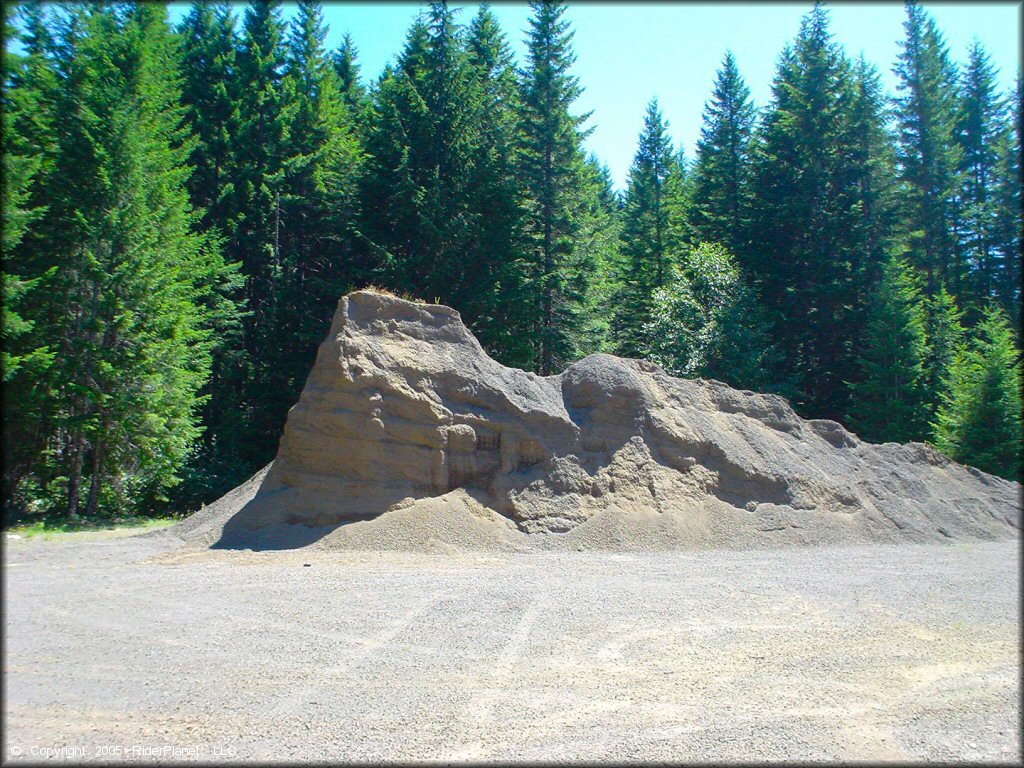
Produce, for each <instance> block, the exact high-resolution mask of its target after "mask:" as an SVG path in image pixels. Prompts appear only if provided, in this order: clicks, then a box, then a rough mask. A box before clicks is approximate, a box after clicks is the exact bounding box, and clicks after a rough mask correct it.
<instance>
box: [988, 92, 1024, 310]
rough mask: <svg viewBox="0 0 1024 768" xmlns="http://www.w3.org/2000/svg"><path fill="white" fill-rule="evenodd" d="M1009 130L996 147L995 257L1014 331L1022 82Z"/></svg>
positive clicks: (1023, 219)
mask: <svg viewBox="0 0 1024 768" xmlns="http://www.w3.org/2000/svg"><path fill="white" fill-rule="evenodd" d="M1009 101H1010V109H1009V110H1008V112H1009V117H1008V125H1007V129H1006V130H1004V131H1002V133H1001V134H1000V140H999V142H998V145H997V146H996V157H997V168H996V178H995V181H994V185H993V186H994V189H993V190H992V203H993V208H994V211H995V213H994V216H993V222H992V223H993V229H992V254H993V257H994V262H995V264H994V272H995V280H994V282H995V292H996V294H997V296H998V297H999V302H1000V304H1001V305H1002V306H1003V309H1005V310H1006V312H1007V315H1008V316H1009V317H1010V322H1011V324H1012V325H1013V327H1014V328H1018V329H1019V328H1020V324H1021V314H1020V307H1021V292H1020V289H1021V280H1022V275H1021V251H1022V246H1021V235H1022V233H1024V211H1022V209H1021V196H1020V192H1021V182H1020V180H1021V104H1022V92H1021V79H1020V76H1019V75H1018V77H1017V83H1016V87H1015V88H1014V90H1013V92H1012V93H1011V94H1010V99H1009Z"/></svg>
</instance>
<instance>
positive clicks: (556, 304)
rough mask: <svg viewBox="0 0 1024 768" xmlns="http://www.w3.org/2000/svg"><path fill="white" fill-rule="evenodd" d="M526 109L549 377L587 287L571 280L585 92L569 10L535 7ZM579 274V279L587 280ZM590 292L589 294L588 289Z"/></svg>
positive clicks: (538, 310)
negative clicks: (579, 109) (578, 105)
mask: <svg viewBox="0 0 1024 768" xmlns="http://www.w3.org/2000/svg"><path fill="white" fill-rule="evenodd" d="M530 8H531V9H532V16H531V17H530V21H529V31H528V34H527V66H526V68H525V73H524V79H523V108H522V111H521V135H522V147H521V150H520V153H519V167H520V170H519V176H520V180H521V183H522V185H523V188H524V193H525V195H524V196H525V204H526V215H525V219H524V234H525V246H526V254H525V257H526V259H527V260H528V262H529V277H528V289H527V290H528V295H529V297H530V305H531V306H530V310H532V312H533V322H532V325H533V328H532V332H531V333H532V338H533V339H534V342H535V345H536V346H535V350H536V351H535V358H534V367H535V368H536V370H537V371H538V372H539V373H541V374H543V375H548V374H551V373H554V372H555V371H556V370H558V369H559V368H560V367H561V366H562V365H563V364H564V363H565V362H566V361H568V360H571V359H572V358H573V357H574V354H575V353H574V348H573V346H574V345H573V338H572V329H571V318H572V316H573V314H574V310H575V309H577V308H578V307H579V306H580V305H581V304H582V302H583V299H584V293H581V289H584V287H583V286H582V285H581V284H580V281H578V280H569V279H567V277H568V272H569V269H568V266H569V264H570V263H571V262H572V261H573V260H574V248H575V244H576V237H577V234H578V230H579V218H578V216H577V208H578V205H579V200H578V198H577V192H578V189H579V186H580V179H581V172H582V169H583V152H582V149H581V145H582V141H583V138H584V132H583V131H582V125H583V123H584V122H585V121H586V119H587V117H588V116H589V115H580V116H574V115H572V114H571V112H570V110H571V107H572V104H573V102H575V100H576V98H577V97H578V96H579V94H580V93H581V89H580V85H579V81H578V79H577V78H576V77H575V76H574V75H572V74H570V68H571V67H572V64H573V62H574V61H575V55H574V54H573V52H572V48H571V46H572V36H573V33H572V31H571V30H570V26H569V22H568V21H566V20H565V19H564V18H563V17H564V15H565V10H566V6H565V5H564V4H562V3H556V2H533V3H531V5H530ZM585 273H586V272H585V269H584V270H582V271H581V270H577V274H578V275H585ZM584 290H585V289H584Z"/></svg>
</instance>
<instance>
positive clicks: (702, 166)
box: [691, 51, 756, 256]
mask: <svg viewBox="0 0 1024 768" xmlns="http://www.w3.org/2000/svg"><path fill="white" fill-rule="evenodd" d="M755 117H756V110H755V109H754V105H753V103H752V102H751V100H750V90H749V89H748V88H747V86H746V84H745V83H744V82H743V79H742V78H741V77H740V73H739V69H738V68H737V66H736V59H735V57H734V56H733V54H732V51H729V52H727V53H726V54H725V59H724V60H723V62H722V66H721V68H719V70H718V73H717V74H716V76H715V85H714V91H713V92H712V95H711V99H710V101H708V103H707V104H706V105H705V107H704V125H703V127H702V128H701V133H700V139H699V140H698V142H697V160H696V164H695V166H694V171H693V177H694V182H693V185H694V190H693V201H694V204H693V207H692V211H691V218H692V226H693V229H694V234H695V237H696V238H697V239H698V240H701V241H704V242H709V243H721V244H722V245H724V246H725V248H726V249H727V250H728V251H730V252H731V253H734V254H736V255H737V256H742V254H744V253H745V252H746V250H747V239H748V238H749V237H750V232H749V228H750V223H749V220H748V217H749V215H750V141H751V134H752V132H753V129H754V120H755Z"/></svg>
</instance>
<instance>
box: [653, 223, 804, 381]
mask: <svg viewBox="0 0 1024 768" xmlns="http://www.w3.org/2000/svg"><path fill="white" fill-rule="evenodd" d="M644 332H645V335H646V337H647V338H646V345H647V347H648V348H649V349H650V358H651V359H652V360H654V361H655V362H657V363H658V364H659V365H661V366H662V367H664V368H665V369H666V370H667V371H669V372H670V373H673V374H676V375H679V376H687V377H693V376H704V377H707V378H715V379H719V380H720V381H724V382H726V383H727V384H730V385H732V386H734V387H739V388H752V389H757V390H760V391H765V390H772V391H776V392H778V391H782V392H785V391H786V390H787V387H786V385H785V384H786V383H785V381H784V380H783V379H782V378H780V377H778V376H777V372H776V371H775V367H776V363H777V360H776V357H775V351H774V350H773V349H772V346H771V342H770V333H769V322H768V319H767V317H766V315H765V313H764V311H763V310H761V309H760V308H759V306H758V303H757V300H756V298H755V296H754V293H753V292H752V290H751V289H750V288H749V287H748V286H747V285H746V283H745V282H744V280H743V278H742V276H741V274H740V270H739V268H738V267H737V266H736V262H735V260H734V259H733V257H732V255H731V254H730V253H729V252H728V251H727V250H725V248H724V247H723V246H721V245H719V244H717V243H700V244H698V245H697V247H696V248H695V249H694V250H693V251H692V253H690V254H689V256H688V257H687V259H686V262H685V265H684V266H682V267H679V266H673V267H672V275H671V279H670V281H669V283H668V284H667V285H666V286H665V287H663V288H659V289H657V290H656V291H655V292H654V297H653V308H652V312H651V320H650V322H648V323H647V324H646V326H645V327H644ZM773 374H776V375H773Z"/></svg>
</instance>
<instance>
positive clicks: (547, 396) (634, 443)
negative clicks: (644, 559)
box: [177, 291, 1020, 551]
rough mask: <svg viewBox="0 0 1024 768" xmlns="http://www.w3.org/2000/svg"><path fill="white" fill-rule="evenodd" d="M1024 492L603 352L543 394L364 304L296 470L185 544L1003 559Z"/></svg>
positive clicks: (453, 318) (388, 301) (198, 520)
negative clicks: (889, 548) (850, 546)
mask: <svg viewBox="0 0 1024 768" xmlns="http://www.w3.org/2000/svg"><path fill="white" fill-rule="evenodd" d="M1019 502H1020V486H1019V485H1018V484H1016V483H1010V482H1007V481H1005V480H1001V479H999V478H996V477H993V476H991V475H987V474H984V473H982V472H979V471H977V470H975V469H971V468H968V467H963V466H961V465H959V464H956V463H955V462H953V461H950V460H949V459H947V458H945V457H943V456H941V455H940V454H938V453H937V452H935V451H934V450H932V449H931V448H929V447H928V446H925V445H922V444H917V443H915V444H910V445H896V444H891V443H889V444H885V445H871V444H868V443H864V442H862V441H861V440H859V439H858V438H857V437H856V436H855V435H853V434H851V433H849V432H847V431H846V430H845V429H843V427H842V426H840V425H839V424H837V423H835V422H830V421H820V420H819V421H807V420H804V419H801V418H800V417H799V416H797V415H796V413H794V412H793V410H792V408H790V406H789V404H788V403H787V402H786V401H785V400H783V399H782V398H780V397H776V396H773V395H760V394H755V393H753V392H740V391H737V390H734V389H731V388H729V387H727V386H726V385H724V384H721V383H719V382H715V381H703V380H681V379H675V378H672V377H670V376H668V375H666V374H665V373H664V372H662V371H661V370H660V369H658V368H656V367H655V366H653V365H650V364H648V363H644V362H640V361H633V360H624V359H621V358H616V357H612V356H610V355H592V356H590V357H587V358H585V359H583V360H581V361H579V362H577V363H574V364H573V365H571V366H570V367H569V368H568V369H567V370H566V371H565V372H564V373H562V374H560V375H558V376H548V377H539V376H536V375H534V374H530V373H525V372H523V371H520V370H516V369H511V368H505V367H504V366H501V365H500V364H498V363H497V362H495V361H494V360H492V359H491V358H489V357H488V356H487V355H486V354H485V353H484V351H483V349H482V348H481V347H480V345H479V343H478V342H477V341H476V339H475V338H474V337H473V336H472V334H471V333H470V332H469V331H468V330H467V329H466V327H465V326H464V325H463V324H462V322H461V320H460V319H459V315H458V313H457V312H455V311H454V310H451V309H449V308H448V307H443V306H435V305H425V304H416V303H411V302H407V301H402V300H400V299H396V298H393V297H390V296H384V295H380V294H377V293H371V292H365V291H360V292H356V293H353V294H350V295H348V296H346V297H344V298H343V299H342V300H341V302H340V303H339V306H338V311H337V313H336V315H335V318H334V322H333V324H332V327H331V330H330V333H329V334H328V337H327V339H326V340H325V341H324V343H323V344H322V345H321V347H320V350H319V353H318V355H317V360H316V364H315V365H314V368H313V370H312V372H311V373H310V376H309V379H308V381H307V382H306V386H305V388H304V390H303V392H302V396H301V398H300V400H299V402H298V404H297V405H296V406H295V407H294V408H292V410H291V412H290V413H289V416H288V422H287V425H286V427H285V430H284V435H283V437H282V439H281V444H280V447H279V450H278V454H277V458H276V459H275V460H274V462H273V464H272V465H271V466H270V467H268V468H266V469H264V470H263V471H262V472H261V473H259V474H258V475H257V476H256V477H254V478H253V479H252V480H250V481H249V482H248V483H246V484H244V485H243V486H240V487H239V488H237V489H235V490H234V491H232V492H231V493H230V494H228V495H227V496H225V497H224V498H223V499H221V500H220V501H218V502H217V503H216V504H214V505H211V507H210V508H208V509H206V510H203V511H202V512H201V513H200V514H199V515H197V516H196V517H195V518H193V519H192V520H190V521H188V522H186V523H183V524H182V525H181V526H179V528H178V531H177V533H178V535H179V536H180V537H182V538H184V539H186V540H189V541H193V542H195V543H196V544H198V545H202V546H209V545H214V546H219V547H229V548H253V549H281V548H295V547H304V546H312V545H316V546H320V547H328V548H335V549H362V550H366V549H370V550H380V549H386V550H391V549H399V550H415V551H447V550H450V549H453V548H455V549H475V550H508V549H524V548H540V549H551V548H555V549H611V550H637V549H677V548H702V547H740V548H750V547H775V546H780V545H786V544H806V543H815V544H822V543H852V542H926V541H950V540H993V539H1000V538H1007V537H1014V536H1016V535H1017V534H1018V531H1019V528H1020V506H1019Z"/></svg>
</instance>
